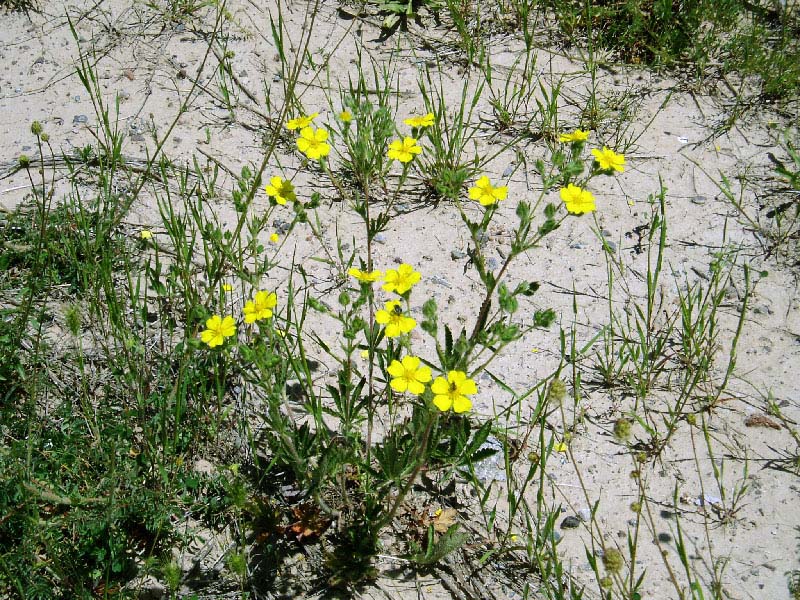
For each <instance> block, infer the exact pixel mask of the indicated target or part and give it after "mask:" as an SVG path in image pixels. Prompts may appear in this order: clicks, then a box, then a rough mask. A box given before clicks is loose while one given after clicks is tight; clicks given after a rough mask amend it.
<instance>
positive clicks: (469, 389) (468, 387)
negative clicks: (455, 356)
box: [431, 371, 478, 413]
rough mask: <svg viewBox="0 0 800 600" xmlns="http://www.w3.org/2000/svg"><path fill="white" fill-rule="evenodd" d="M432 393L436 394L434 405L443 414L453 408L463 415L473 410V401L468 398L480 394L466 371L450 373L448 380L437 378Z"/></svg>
mask: <svg viewBox="0 0 800 600" xmlns="http://www.w3.org/2000/svg"><path fill="white" fill-rule="evenodd" d="M431 391H432V392H433V393H434V396H433V403H434V404H435V405H436V408H438V409H439V410H441V411H442V412H446V411H448V410H450V409H451V408H452V409H453V411H455V412H457V413H463V412H467V411H468V410H470V409H471V408H472V401H471V400H470V399H469V398H467V396H468V395H471V394H476V393H478V387H477V386H476V385H475V382H474V381H473V380H472V379H470V378H469V377H467V374H466V373H464V371H450V372H449V373H448V374H447V379H445V378H444V377H437V378H436V381H434V382H433V385H432V386H431Z"/></svg>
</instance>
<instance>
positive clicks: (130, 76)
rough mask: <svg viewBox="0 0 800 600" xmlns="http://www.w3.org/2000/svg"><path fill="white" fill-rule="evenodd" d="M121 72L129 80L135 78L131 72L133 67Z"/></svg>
mask: <svg viewBox="0 0 800 600" xmlns="http://www.w3.org/2000/svg"><path fill="white" fill-rule="evenodd" d="M122 73H123V75H125V77H127V78H128V79H130V80H131V81H133V80H134V79H136V75H134V74H133V69H125V70H124V71H123V72H122Z"/></svg>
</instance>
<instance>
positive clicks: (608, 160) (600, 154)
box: [592, 146, 625, 173]
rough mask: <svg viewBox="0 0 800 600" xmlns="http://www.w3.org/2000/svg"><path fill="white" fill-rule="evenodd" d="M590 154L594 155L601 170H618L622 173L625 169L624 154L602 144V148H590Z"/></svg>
mask: <svg viewBox="0 0 800 600" xmlns="http://www.w3.org/2000/svg"><path fill="white" fill-rule="evenodd" d="M592 156H594V158H595V160H596V161H597V164H598V165H599V166H600V169H601V170H603V171H610V170H612V169H613V170H614V171H619V172H620V173H622V172H623V171H624V170H625V155H624V154H617V153H616V152H614V151H613V150H611V149H610V148H607V147H605V146H603V149H602V150H598V149H597V148H594V149H592Z"/></svg>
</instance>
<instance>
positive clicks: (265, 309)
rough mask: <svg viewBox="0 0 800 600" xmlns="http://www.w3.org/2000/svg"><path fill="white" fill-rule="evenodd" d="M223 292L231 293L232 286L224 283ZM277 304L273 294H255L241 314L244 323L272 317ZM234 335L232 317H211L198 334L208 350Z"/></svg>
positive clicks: (234, 329) (264, 292) (262, 291)
mask: <svg viewBox="0 0 800 600" xmlns="http://www.w3.org/2000/svg"><path fill="white" fill-rule="evenodd" d="M222 288H223V291H225V292H231V291H233V286H232V285H231V284H229V283H225V284H223V286H222ZM277 304H278V296H277V294H275V292H267V291H264V290H261V291H258V292H256V294H255V296H253V299H252V300H248V301H247V302H246V303H245V305H244V308H243V309H242V314H243V315H244V322H245V323H255V322H256V321H261V320H263V319H269V318H271V317H272V309H273V308H275V306H277ZM234 335H236V321H235V320H234V318H233V316H232V315H225V316H224V317H222V316H220V315H212V316H211V318H209V319H208V320H207V321H206V328H205V329H204V330H203V331H201V332H200V340H201V341H202V342H203V343H205V344H208V347H209V348H216V347H217V346H221V345H222V344H223V343H225V338H229V337H233V336H234Z"/></svg>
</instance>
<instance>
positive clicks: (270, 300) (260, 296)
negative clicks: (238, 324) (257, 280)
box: [243, 291, 278, 323]
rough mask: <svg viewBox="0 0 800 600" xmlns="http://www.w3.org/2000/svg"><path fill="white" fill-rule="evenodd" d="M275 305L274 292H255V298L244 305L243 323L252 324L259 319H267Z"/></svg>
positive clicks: (276, 297)
mask: <svg viewBox="0 0 800 600" xmlns="http://www.w3.org/2000/svg"><path fill="white" fill-rule="evenodd" d="M276 304H278V296H277V295H276V294H275V292H271V293H270V292H264V291H261V292H256V295H255V297H254V298H253V299H252V300H249V301H248V302H247V303H246V304H245V305H244V310H243V312H244V322H245V323H253V322H255V321H260V320H261V319H269V318H270V317H271V316H272V309H273V308H275V305H276Z"/></svg>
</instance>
